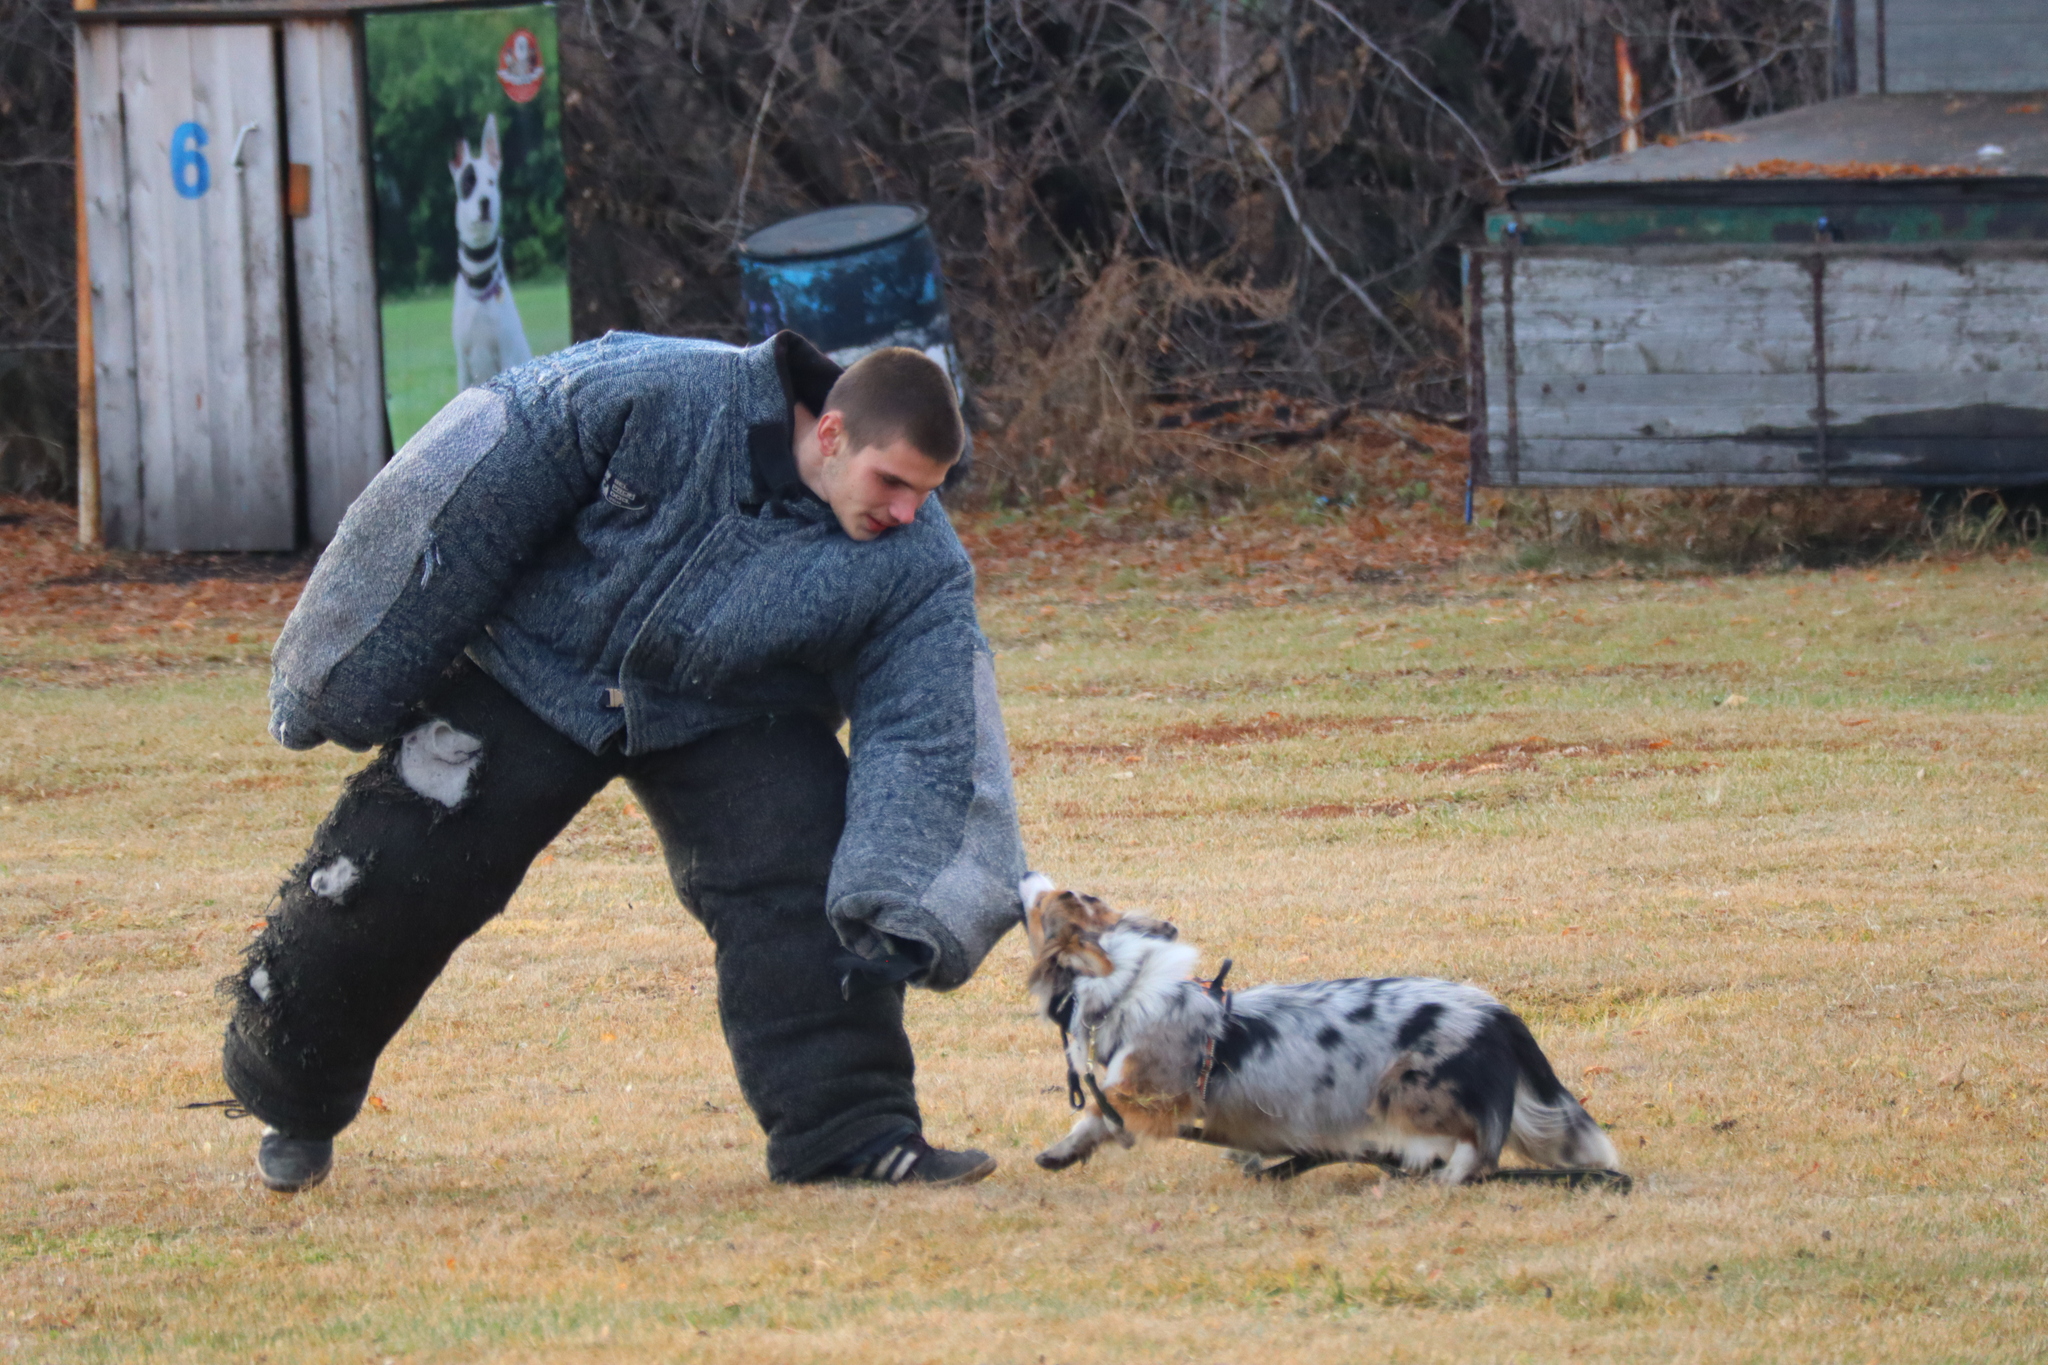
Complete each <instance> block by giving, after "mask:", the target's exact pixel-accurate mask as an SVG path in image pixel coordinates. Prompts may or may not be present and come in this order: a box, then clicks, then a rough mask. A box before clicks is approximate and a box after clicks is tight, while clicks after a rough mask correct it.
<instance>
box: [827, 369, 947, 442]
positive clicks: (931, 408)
mask: <svg viewBox="0 0 2048 1365" xmlns="http://www.w3.org/2000/svg"><path fill="white" fill-rule="evenodd" d="M825 411H826V412H837V413H838V414H839V416H840V419H841V420H842V421H844V422H845V424H846V441H847V448H848V449H849V450H865V449H867V448H868V447H869V446H886V445H890V444H892V443H894V442H896V441H898V440H905V441H908V442H910V444H911V445H912V446H914V447H916V449H917V451H918V452H919V453H920V454H922V455H924V456H925V457H926V458H927V459H930V460H934V461H936V462H937V463H939V464H951V463H953V462H954V461H955V460H957V459H959V458H960V451H961V447H962V446H963V445H965V444H966V440H967V427H966V425H965V424H964V423H963V422H962V421H961V420H960V397H959V395H958V394H956V393H954V392H953V381H952V380H950V379H948V378H946V372H945V371H944V370H943V369H941V368H939V366H938V365H937V364H936V363H935V362H934V361H933V360H932V358H931V357H930V356H928V355H926V354H925V353H924V352H922V351H913V350H912V349H910V347H908V346H884V347H883V348H882V349H881V350H879V351H870V352H869V353H868V354H866V355H864V356H862V357H861V358H860V359H859V360H856V361H854V362H853V364H851V365H849V366H848V367H847V369H846V373H845V374H842V375H840V376H839V379H838V382H836V383H835V384H833V385H832V392H831V393H829V394H827V395H826V396H825Z"/></svg>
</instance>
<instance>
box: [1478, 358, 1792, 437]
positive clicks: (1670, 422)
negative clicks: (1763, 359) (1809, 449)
mask: <svg viewBox="0 0 2048 1365" xmlns="http://www.w3.org/2000/svg"><path fill="white" fill-rule="evenodd" d="M1518 389H1519V391H1518V393H1517V395H1516V396H1517V401H1518V402H1519V404H1520V407H1521V431H1522V435H1523V436H1525V437H1541V436H1593V437H1611V438H1614V439H1619V440H1632V439H1636V438H1639V437H1654V438H1659V439H1665V440H1669V439H1682V438H1705V437H1718V436H1740V435H1744V434H1752V433H1757V432H1760V431H1764V430H1766V429H1768V431H1769V432H1770V433H1771V434H1773V435H1778V434H1782V433H1785V432H1788V431H1804V430H1806V429H1808V428H1810V427H1811V426H1812V425H1813V408H1814V383H1813V376H1812V375H1810V374H1619V375H1616V374H1592V375H1587V376H1586V377H1584V378H1583V379H1576V380H1564V379H1544V378H1542V377H1541V376H1537V375H1524V376H1522V378H1521V380H1520V381H1519V384H1518ZM1832 397H1833V395H1832V394H1830V399H1831V400H1832Z"/></svg>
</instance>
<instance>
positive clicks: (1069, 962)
mask: <svg viewBox="0 0 2048 1365" xmlns="http://www.w3.org/2000/svg"><path fill="white" fill-rule="evenodd" d="M1045 951H1046V955H1047V956H1048V957H1050V958H1051V959H1052V961H1053V963H1054V964H1055V965H1057V966H1060V967H1064V968H1066V969H1067V970H1068V971H1070V972H1072V973H1074V974H1075V975H1076V976H1108V975H1109V974H1110V973H1111V972H1113V971H1115V970H1116V964H1115V963H1114V962H1111V961H1110V960H1109V954H1108V953H1105V952H1103V951H1102V945H1101V944H1099V943H1097V942H1096V941H1095V935H1093V934H1091V933H1089V932H1088V931H1087V930H1085V929H1077V928H1074V927H1072V926H1069V927H1068V928H1067V929H1066V930H1065V931H1063V932H1062V933H1061V934H1060V935H1059V936H1058V937H1057V938H1055V939H1053V940H1052V942H1050V943H1048V944H1047V945H1046V948H1045Z"/></svg>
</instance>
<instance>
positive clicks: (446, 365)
mask: <svg viewBox="0 0 2048 1365" xmlns="http://www.w3.org/2000/svg"><path fill="white" fill-rule="evenodd" d="M512 298H513V301H514V302H516V303H517V304H518V305H519V320H520V321H521V322H522V323H524V324H525V326H526V342H527V344H528V345H529V346H531V347H532V348H533V353H534V354H535V355H546V354H547V353H548V352H549V351H559V350H561V349H562V348H563V347H564V346H567V345H568V344H569V282H568V281H567V280H566V279H562V278H561V277H559V276H557V277H555V278H553V279H545V278H544V279H537V280H520V281H517V282H515V283H514V284H513V286H512ZM383 314H384V402H385V406H386V407H387V409H388V410H389V411H390V413H391V448H392V449H393V450H397V449H399V448H401V447H403V446H404V445H405V443H406V442H407V441H409V440H411V439H412V434H413V433H414V432H416V431H418V430H419V429H420V428H421V427H423V426H425V425H426V424H427V419H428V418H430V417H432V416H433V415H434V414H435V413H437V412H439V411H440V410H441V407H442V405H443V404H445V403H446V402H447V401H448V400H449V399H451V398H453V397H454V396H455V340H454V336H453V330H454V325H455V287H454V286H453V285H447V284H444V285H438V286H436V287H434V288H432V289H425V290H421V291H420V292H419V293H416V294H408V295H404V296H401V297H399V298H386V299H385V300H384V303H383Z"/></svg>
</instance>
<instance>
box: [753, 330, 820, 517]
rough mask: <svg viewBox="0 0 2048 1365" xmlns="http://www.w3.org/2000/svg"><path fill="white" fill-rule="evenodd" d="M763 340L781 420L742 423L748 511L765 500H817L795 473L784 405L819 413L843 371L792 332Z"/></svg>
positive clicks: (791, 422) (789, 415) (790, 422)
mask: <svg viewBox="0 0 2048 1365" xmlns="http://www.w3.org/2000/svg"><path fill="white" fill-rule="evenodd" d="M768 344H769V346H770V347H771V348H772V349H773V351H774V354H775V374H776V377H777V378H778V379H779V380H781V382H782V420H781V421H779V422H761V423H756V424H755V425H753V426H751V427H749V428H747V455H748V458H749V461H750V462H751V464H752V467H753V475H754V478H753V490H752V493H751V494H750V495H749V497H748V498H747V503H746V505H747V507H748V509H749V510H755V509H758V508H761V507H763V506H765V505H768V504H770V503H781V504H792V503H801V502H804V501H806V500H808V501H811V502H816V501H817V496H816V495H815V494H813V493H812V492H811V490H810V489H809V488H808V487H806V486H805V484H804V481H803V477H802V475H801V474H799V473H798V472H797V467H796V449H795V447H794V445H793V444H792V440H793V437H794V434H795V431H796V416H795V414H794V413H793V412H792V411H791V410H790V409H791V408H792V407H794V406H795V405H796V404H798V403H801V404H803V405H804V406H805V407H807V408H809V409H810V410H811V412H812V414H813V415H815V414H817V413H820V412H822V411H823V410H824V407H825V398H826V395H828V394H830V393H831V392H832V386H833V385H834V384H835V383H837V382H838V380H839V376H840V374H841V373H843V371H842V370H841V369H840V367H839V366H838V365H836V364H834V363H833V361H832V359H831V358H830V357H829V356H827V355H826V354H825V353H824V352H823V351H820V350H819V349H818V348H817V347H815V346H813V345H812V344H811V343H810V342H808V341H806V340H805V339H804V338H803V337H801V336H799V335H798V334H797V333H795V332H789V331H782V332H777V333H776V334H775V335H774V337H773V338H771V339H770V340H769V343H768Z"/></svg>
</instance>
